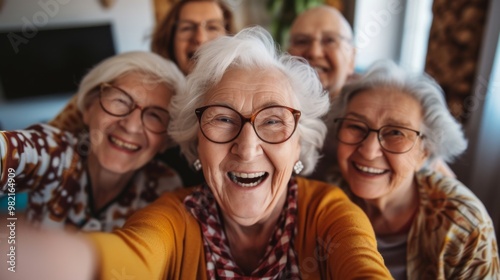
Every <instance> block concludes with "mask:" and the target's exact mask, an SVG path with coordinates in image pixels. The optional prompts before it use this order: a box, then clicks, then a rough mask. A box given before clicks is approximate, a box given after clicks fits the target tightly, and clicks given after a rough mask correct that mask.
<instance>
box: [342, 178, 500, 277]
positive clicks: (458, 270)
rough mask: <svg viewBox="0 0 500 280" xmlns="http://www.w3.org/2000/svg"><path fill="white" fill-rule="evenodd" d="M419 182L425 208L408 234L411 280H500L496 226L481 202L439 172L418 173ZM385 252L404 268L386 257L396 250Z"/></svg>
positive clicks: (422, 203)
mask: <svg viewBox="0 0 500 280" xmlns="http://www.w3.org/2000/svg"><path fill="white" fill-rule="evenodd" d="M416 182H417V184H418V191H419V199H420V206H419V209H418V212H417V214H416V216H415V218H414V220H413V223H412V226H411V229H410V231H409V233H408V236H407V238H406V276H407V279H500V264H499V256H498V247H497V240H496V236H495V230H494V227H493V222H492V220H491V218H490V216H489V215H488V212H487V211H486V208H485V207H484V205H483V204H482V202H481V201H480V200H479V199H478V198H477V197H476V196H475V195H474V193H472V191H470V190H469V189H468V188H467V187H466V186H464V185H463V184H462V183H461V182H460V181H458V180H456V179H454V178H450V177H447V176H443V175H441V173H438V172H435V171H430V170H422V171H420V172H418V173H417V174H416ZM342 184H343V188H344V190H346V192H348V193H349V195H350V196H351V198H352V199H353V200H354V201H359V198H357V197H354V195H353V194H352V193H350V191H349V189H348V187H347V188H346V184H345V182H343V183H342ZM379 245H380V244H379ZM381 253H382V256H383V257H384V259H385V261H386V265H387V267H398V266H399V264H398V263H399V260H397V259H396V258H391V256H389V255H387V256H385V255H384V254H385V253H391V252H384V251H383V250H382V252H381ZM391 260H392V261H394V262H395V263H390V262H391ZM396 262H397V263H396ZM405 278H406V277H405Z"/></svg>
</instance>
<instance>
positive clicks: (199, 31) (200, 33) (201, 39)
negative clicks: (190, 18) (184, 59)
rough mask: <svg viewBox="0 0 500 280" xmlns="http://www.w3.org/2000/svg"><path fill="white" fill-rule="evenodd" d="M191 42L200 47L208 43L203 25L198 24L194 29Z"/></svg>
mask: <svg viewBox="0 0 500 280" xmlns="http://www.w3.org/2000/svg"><path fill="white" fill-rule="evenodd" d="M193 40H194V41H195V42H196V43H198V44H200V45H201V44H203V43H205V42H206V41H208V34H207V30H206V29H205V25H204V24H200V25H198V26H197V27H196V32H195V34H194V36H193Z"/></svg>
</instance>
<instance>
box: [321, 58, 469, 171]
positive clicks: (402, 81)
mask: <svg viewBox="0 0 500 280" xmlns="http://www.w3.org/2000/svg"><path fill="white" fill-rule="evenodd" d="M376 88H391V89H396V90H400V91H402V92H403V93H406V94H408V95H409V96H411V97H413V98H415V99H416V100H417V101H418V102H419V103H420V105H421V109H422V112H423V125H422V133H423V135H424V136H425V137H424V138H423V143H424V148H425V149H426V151H427V152H428V155H429V159H428V161H427V164H431V163H433V162H434V160H435V159H437V158H441V159H443V160H444V161H446V162H451V161H453V159H454V158H455V157H457V156H459V155H460V154H461V153H462V152H463V151H465V149H466V148H467V140H466V139H465V137H464V134H463V131H462V127H461V125H460V124H459V123H458V122H457V120H456V119H455V118H454V117H453V116H452V115H451V113H450V111H449V110H448V107H447V105H446V101H445V99H444V93H443V90H442V89H441V87H440V86H439V85H438V83H437V82H436V81H435V80H434V79H433V78H432V77H430V76H428V75H427V74H425V73H424V74H412V73H409V72H406V71H405V70H404V69H402V68H400V67H399V66H397V65H396V64H395V63H394V62H392V61H385V60H384V61H378V62H376V63H374V64H373V65H372V66H370V68H369V69H368V70H367V71H366V73H365V74H363V75H362V77H361V78H359V79H357V80H354V81H353V82H351V83H349V84H347V85H346V86H345V87H344V88H343V90H342V92H341V94H340V95H339V96H338V97H337V98H336V99H334V101H333V105H332V106H333V107H332V111H333V112H332V114H333V116H332V118H331V119H334V118H338V117H342V116H344V115H345V113H346V109H347V105H348V103H349V101H350V100H351V99H352V98H353V97H354V96H355V95H356V94H357V93H359V92H361V91H364V90H368V89H376ZM329 125H332V128H331V129H335V131H336V129H337V128H336V127H335V125H334V124H333V123H331V122H330V124H329Z"/></svg>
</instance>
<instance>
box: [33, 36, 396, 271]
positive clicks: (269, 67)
mask: <svg viewBox="0 0 500 280" xmlns="http://www.w3.org/2000/svg"><path fill="white" fill-rule="evenodd" d="M196 61H197V62H196V65H195V68H194V70H193V72H192V73H191V74H190V75H189V76H188V78H187V91H186V92H184V93H182V94H179V95H176V96H175V97H174V100H173V101H172V106H171V108H170V112H171V113H172V123H171V127H170V128H169V130H170V133H171V136H172V137H173V139H174V140H175V141H176V142H177V143H179V144H180V145H181V149H182V151H183V152H184V153H185V154H186V155H187V158H188V159H189V160H190V161H191V162H193V163H194V164H195V165H196V166H197V168H199V169H201V170H203V174H204V177H205V179H206V183H204V184H203V185H201V186H196V187H193V188H184V189H180V190H178V191H175V192H173V193H166V194H164V195H162V196H161V197H160V198H159V199H158V200H156V201H155V202H154V203H152V204H151V205H149V206H148V207H146V208H144V209H142V210H140V211H138V212H136V214H135V215H133V216H132V217H131V218H130V219H129V220H127V222H126V224H125V225H124V227H123V228H122V229H118V230H116V231H114V232H113V233H111V234H110V233H90V234H88V235H87V236H88V237H90V243H91V244H93V245H94V246H93V247H88V245H85V244H88V243H84V242H81V240H79V239H76V240H72V242H73V241H74V242H75V243H77V241H80V243H78V244H76V245H75V246H78V245H79V246H80V247H79V248H82V247H87V250H84V249H80V251H81V252H82V254H79V257H78V259H79V260H80V261H81V262H83V263H85V264H88V263H91V262H90V261H89V257H88V256H89V255H92V254H94V256H96V257H97V258H96V260H97V262H95V263H94V264H95V266H97V269H96V270H92V267H91V266H89V265H80V266H74V267H76V271H75V270H73V271H71V273H70V275H71V276H72V277H74V276H75V275H78V276H79V275H83V274H85V273H88V272H89V271H92V272H96V274H97V278H98V279H114V278H116V277H117V275H118V276H119V275H125V276H126V277H134V278H135V279H389V278H390V273H389V271H388V270H387V268H386V267H385V265H384V261H383V259H382V257H381V255H380V253H379V252H378V251H377V247H376V240H375V235H374V233H373V229H372V228H371V225H370V223H369V221H368V219H367V217H366V215H365V214H364V213H363V212H362V211H361V209H360V208H359V207H357V206H356V205H355V204H354V203H352V202H351V201H350V200H349V198H348V197H347V196H346V195H345V193H344V192H343V191H342V190H341V189H339V188H338V187H336V186H333V185H329V184H327V183H323V182H319V181H311V180H308V179H305V178H302V177H299V176H297V174H299V173H300V174H305V173H308V172H311V171H312V170H313V168H314V165H315V163H316V160H317V157H318V151H319V149H320V148H321V145H322V144H323V140H324V136H325V134H326V125H325V124H324V122H323V121H322V119H321V117H322V116H323V115H324V114H325V113H326V112H327V110H328V108H329V103H328V95H327V94H326V93H324V92H323V90H322V86H321V83H320V81H319V79H318V78H317V75H316V73H315V71H314V69H312V68H311V67H310V66H309V65H308V64H307V63H305V62H304V61H303V60H301V59H298V58H294V57H292V56H289V55H288V54H281V53H278V52H277V51H276V48H275V45H274V43H273V39H272V37H271V36H270V34H269V33H268V32H267V31H265V30H264V29H263V28H260V27H255V28H250V29H245V30H243V31H241V32H240V33H238V34H237V35H235V36H234V37H229V36H224V37H220V38H218V39H215V40H213V41H211V42H209V43H206V44H205V45H203V46H202V47H201V48H200V49H199V51H198V53H197V59H196ZM51 237H53V235H50V237H49V238H51ZM66 237H67V236H66ZM61 240H64V241H65V242H66V241H67V240H66V239H65V238H62V239H61V238H57V242H61ZM87 241H88V240H87ZM69 243H70V242H67V244H69ZM68 246H69V245H66V246H65V250H66V251H63V250H62V249H61V250H60V251H62V252H57V254H55V253H54V255H56V258H57V259H62V260H65V261H66V264H68V263H67V262H68V261H69V262H70V263H72V262H74V261H75V256H73V255H71V254H70V253H67V248H68ZM90 248H93V249H90ZM37 249H38V251H40V248H37ZM92 252H94V253H92ZM30 256H32V255H30ZM51 261H54V259H51ZM68 267H70V265H69V264H68ZM71 267H72V266H71ZM42 269H43V267H42ZM50 272H51V273H53V272H52V271H50ZM80 273H82V274H80Z"/></svg>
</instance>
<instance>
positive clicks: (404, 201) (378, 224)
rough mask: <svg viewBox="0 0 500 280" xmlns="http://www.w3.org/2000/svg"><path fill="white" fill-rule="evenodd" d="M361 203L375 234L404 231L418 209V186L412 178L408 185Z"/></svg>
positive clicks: (406, 230)
mask: <svg viewBox="0 0 500 280" xmlns="http://www.w3.org/2000/svg"><path fill="white" fill-rule="evenodd" d="M363 204H364V205H363V206H362V207H363V208H364V210H365V212H366V214H367V216H368V218H369V219H370V222H371V224H372V226H373V229H374V230H375V234H376V235H392V234H400V233H406V232H408V231H409V230H410V228H411V223H412V221H413V217H414V216H415V213H416V211H417V210H418V206H419V199H418V188H417V185H416V183H415V182H414V181H413V180H412V183H411V184H410V185H409V187H406V188H403V187H401V188H399V189H397V190H395V191H393V192H392V193H391V194H390V195H388V196H385V197H382V198H379V199H373V200H364V203H363Z"/></svg>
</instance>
